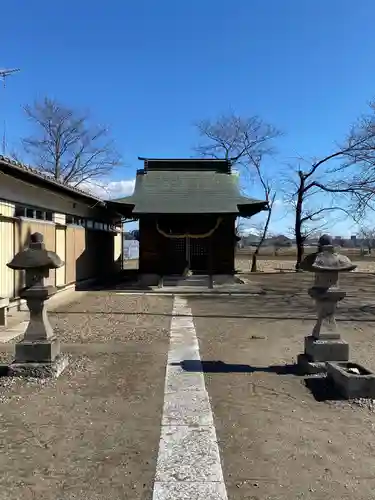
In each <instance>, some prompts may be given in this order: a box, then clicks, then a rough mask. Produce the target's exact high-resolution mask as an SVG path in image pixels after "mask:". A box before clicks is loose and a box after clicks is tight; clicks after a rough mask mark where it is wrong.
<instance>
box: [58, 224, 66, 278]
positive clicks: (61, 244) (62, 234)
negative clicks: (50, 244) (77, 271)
mask: <svg viewBox="0 0 375 500" xmlns="http://www.w3.org/2000/svg"><path fill="white" fill-rule="evenodd" d="M56 253H57V255H58V256H59V257H60V259H61V260H62V261H63V262H64V265H63V266H62V267H59V268H58V269H56V286H64V285H65V284H66V267H65V259H66V228H65V227H62V226H56Z"/></svg>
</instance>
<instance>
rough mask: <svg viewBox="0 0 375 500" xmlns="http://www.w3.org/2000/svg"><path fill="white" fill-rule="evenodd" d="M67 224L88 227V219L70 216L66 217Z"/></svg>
mask: <svg viewBox="0 0 375 500" xmlns="http://www.w3.org/2000/svg"><path fill="white" fill-rule="evenodd" d="M66 223H67V224H72V225H74V226H81V227H86V219H84V218H82V217H76V216H75V215H69V214H68V215H67V216H66Z"/></svg>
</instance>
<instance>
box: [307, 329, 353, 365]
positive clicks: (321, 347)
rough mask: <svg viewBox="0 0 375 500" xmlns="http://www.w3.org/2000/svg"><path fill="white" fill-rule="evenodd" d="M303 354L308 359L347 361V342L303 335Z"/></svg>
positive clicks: (316, 360)
mask: <svg viewBox="0 0 375 500" xmlns="http://www.w3.org/2000/svg"><path fill="white" fill-rule="evenodd" d="M305 354H306V355H307V356H308V357H309V358H310V361H315V362H323V361H324V362H326V361H349V344H348V343H347V342H345V340H342V339H341V338H340V339H329V340H328V339H321V338H316V337H313V336H312V335H309V336H308V337H305Z"/></svg>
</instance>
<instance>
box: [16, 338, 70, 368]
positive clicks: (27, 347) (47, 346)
mask: <svg viewBox="0 0 375 500" xmlns="http://www.w3.org/2000/svg"><path fill="white" fill-rule="evenodd" d="M59 354H60V341H59V339H58V338H57V337H50V338H49V339H46V340H42V339H41V340H26V339H24V340H21V341H20V342H17V344H16V356H15V362H16V363H52V361H54V360H55V358H56V357H57V356H58V355H59Z"/></svg>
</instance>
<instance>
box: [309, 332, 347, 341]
mask: <svg viewBox="0 0 375 500" xmlns="http://www.w3.org/2000/svg"><path fill="white" fill-rule="evenodd" d="M312 336H313V337H314V339H316V340H340V339H341V335H340V334H339V333H335V332H330V333H322V332H320V333H319V335H314V333H313V334H312Z"/></svg>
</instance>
